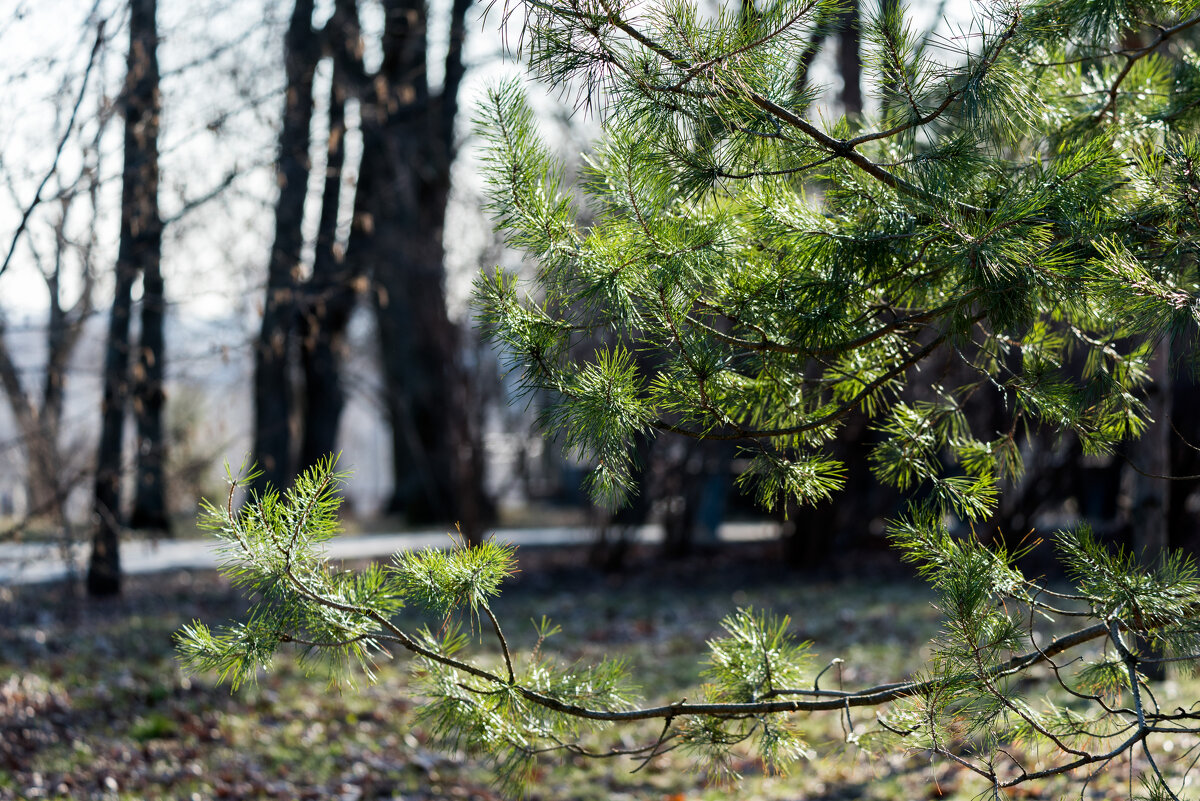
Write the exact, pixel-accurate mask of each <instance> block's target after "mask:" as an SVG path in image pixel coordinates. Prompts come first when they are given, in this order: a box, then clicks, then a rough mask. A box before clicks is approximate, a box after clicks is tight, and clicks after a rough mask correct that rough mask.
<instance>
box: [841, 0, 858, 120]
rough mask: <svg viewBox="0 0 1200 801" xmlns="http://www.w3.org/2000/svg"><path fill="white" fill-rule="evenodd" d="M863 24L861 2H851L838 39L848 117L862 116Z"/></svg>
mask: <svg viewBox="0 0 1200 801" xmlns="http://www.w3.org/2000/svg"><path fill="white" fill-rule="evenodd" d="M861 24H862V12H861V11H860V9H859V0H850V6H849V8H848V10H847V11H846V16H845V17H844V18H843V19H842V27H841V34H840V36H839V37H838V38H839V43H838V59H837V61H838V72H839V73H841V76H842V110H843V111H845V113H846V114H847V115H851V116H853V115H858V114H862V110H863V94H862V55H861V54H860V52H859V50H860V48H861V43H860V37H859V28H860V27H861Z"/></svg>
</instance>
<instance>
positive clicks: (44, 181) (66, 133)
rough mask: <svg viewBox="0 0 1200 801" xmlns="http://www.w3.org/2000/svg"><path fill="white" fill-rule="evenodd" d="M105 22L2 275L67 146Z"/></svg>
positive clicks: (98, 27)
mask: <svg viewBox="0 0 1200 801" xmlns="http://www.w3.org/2000/svg"><path fill="white" fill-rule="evenodd" d="M105 22H106V20H100V22H99V23H98V24H97V25H96V42H95V43H94V44H93V45H92V52H91V55H89V56H88V63H87V68H86V69H85V70H84V71H83V80H82V81H81V82H80V85H79V94H78V95H77V96H76V97H75V105H74V106H73V107H72V108H71V116H70V117H69V118H68V119H67V127H66V130H64V131H63V135H62V138H60V139H59V140H58V147H56V148H55V149H54V160H53V161H52V162H50V169H49V170H47V171H46V174H45V175H44V176H43V177H42V181H41V183H39V184H38V188H37V191H36V192H34V193H33V200H32V201H31V202H30V203H29V205H28V206H26V207H25V211H24V212H23V213H22V214H21V222H20V224H19V225H18V226H17V230H16V232H15V233H14V234H13V237H12V241H11V242H10V243H9V245H8V254H7V255H6V256H5V257H4V262H3V263H2V264H0V275H4V272H5V271H6V270H7V269H8V265H9V264H10V263H11V262H12V257H13V254H14V253H15V252H16V250H17V244H18V243H19V242H20V241H21V234H23V233H25V229H26V228H27V227H28V225H29V218H30V216H32V215H33V211H34V209H36V208H37V207H38V205H39V204H41V202H42V192H43V191H44V190H45V189H46V184H48V183H49V182H50V179H51V178H53V177H54V174H55V173H57V172H58V160H59V159H60V158H62V154H63V149H64V148H65V147H66V146H67V139H69V138H70V136H71V131H73V130H74V128H75V118H76V117H77V116H78V115H79V107H80V106H82V105H83V98H84V95H85V94H86V93H87V85H88V78H89V77H90V76H91V74H92V67H94V66H95V64H96V56H97V54H99V52H100V47H101V45H103V44H104V23H105Z"/></svg>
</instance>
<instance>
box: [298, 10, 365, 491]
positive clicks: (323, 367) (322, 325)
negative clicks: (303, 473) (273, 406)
mask: <svg viewBox="0 0 1200 801" xmlns="http://www.w3.org/2000/svg"><path fill="white" fill-rule="evenodd" d="M331 24H332V23H331ZM341 73H342V70H341V69H340V68H339V66H338V65H337V63H336V62H335V64H334V68H333V80H332V87H331V89H330V97H329V141H328V146H327V147H328V150H327V153H328V155H327V162H326V171H325V186H324V191H323V194H322V197H321V219H320V223H319V225H318V228H317V247H316V257H315V259H314V261H313V271H312V278H311V279H309V281H308V283H307V284H306V285H305V287H304V306H303V309H302V312H301V316H300V335H301V336H300V344H301V348H300V354H301V360H302V363H303V369H304V416H303V423H302V426H301V441H300V468H301V469H302V470H303V469H306V468H308V467H311V466H312V465H314V464H316V463H317V461H318V460H320V459H323V458H325V457H326V456H328V455H329V454H331V453H334V452H335V451H336V450H337V435H338V424H339V422H340V421H341V417H342V408H343V406H344V405H345V393H344V391H343V389H342V380H341V371H340V370H339V369H338V362H339V359H340V358H341V357H342V356H343V354H344V349H345V335H346V326H347V324H348V323H349V321H350V314H351V313H352V312H353V311H354V303H355V299H356V297H357V291H356V280H357V278H358V271H357V270H355V265H357V264H359V262H358V260H355V259H349V260H347V259H343V258H341V257H340V256H339V254H338V252H337V249H336V244H337V243H336V241H335V240H336V233H337V216H338V205H339V200H340V197H341V182H342V167H343V165H344V163H345V160H346V148H345V135H346V121H345V106H346V91H345V87H344V86H343V85H342V80H341V78H342V75H341Z"/></svg>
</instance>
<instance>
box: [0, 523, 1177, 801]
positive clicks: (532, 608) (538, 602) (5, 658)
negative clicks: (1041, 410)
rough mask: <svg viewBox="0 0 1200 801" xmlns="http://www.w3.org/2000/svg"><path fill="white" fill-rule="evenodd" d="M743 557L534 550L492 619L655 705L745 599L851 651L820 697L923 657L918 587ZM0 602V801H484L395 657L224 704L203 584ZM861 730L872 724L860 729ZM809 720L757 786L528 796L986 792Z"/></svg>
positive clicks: (932, 622) (768, 557) (642, 786)
mask: <svg viewBox="0 0 1200 801" xmlns="http://www.w3.org/2000/svg"><path fill="white" fill-rule="evenodd" d="M751 553H752V556H751V557H749V558H742V559H735V560H727V559H726V560H720V559H711V558H710V559H698V560H693V561H691V562H685V563H682V564H679V565H674V566H671V567H670V568H669V569H667V568H664V567H662V566H660V565H655V564H654V563H653V562H644V563H642V564H640V565H639V566H637V567H635V568H634V569H632V570H630V571H629V572H628V573H626V574H623V575H621V576H607V575H604V574H600V573H596V572H593V571H589V570H586V569H582V568H579V567H577V565H578V564H579V563H580V562H581V561H582V560H583V558H584V557H583V554H582V553H581V552H578V551H570V550H565V549H564V550H560V551H553V552H540V553H539V552H533V551H531V552H530V553H528V554H524V555H523V558H522V568H523V572H522V573H521V574H519V575H518V576H517V578H516V580H515V581H513V582H512V583H511V585H510V586H509V587H508V588H507V590H506V591H505V593H504V594H503V595H502V596H501V598H500V599H499V601H498V602H497V604H496V607H495V608H496V611H497V614H498V615H500V617H501V619H502V620H503V621H504V622H505V626H506V630H507V631H508V633H509V635H510V638H511V640H512V641H513V645H514V648H515V649H521V648H529V647H531V646H532V645H533V644H534V641H535V633H534V627H533V625H532V621H533V620H536V619H539V618H540V617H541V616H542V615H543V614H547V615H550V616H551V617H552V618H553V619H554V620H555V621H556V622H558V623H560V624H561V625H562V627H563V629H564V634H562V635H560V636H558V637H556V638H554V640H553V641H551V643H550V644H549V646H548V647H551V648H553V649H554V650H555V652H556V653H557V655H558V657H559V658H560V659H561V660H563V661H565V662H574V661H588V660H594V659H597V658H599V657H600V656H610V657H611V656H619V657H624V658H625V659H627V660H628V661H629V662H630V663H631V664H632V666H633V672H634V674H635V675H636V676H637V677H638V679H639V681H640V683H641V689H642V693H643V695H644V696H645V697H646V698H648V699H651V700H677V699H678V698H680V697H698V696H697V695H696V686H697V685H698V684H699V683H700V681H701V675H700V671H701V670H702V669H703V665H702V663H701V661H700V660H701V659H702V655H703V653H704V643H705V641H706V640H708V639H709V638H711V637H713V636H716V635H717V634H719V621H720V619H721V618H722V617H723V616H724V615H726V614H728V613H729V612H730V611H732V610H733V609H734V608H736V607H738V606H754V607H756V608H761V609H766V610H773V611H776V612H778V613H786V614H790V615H791V617H792V621H793V623H792V625H793V629H794V631H795V633H796V635H797V636H798V637H799V638H800V639H806V640H811V641H812V642H813V643H814V650H815V651H816V652H817V653H818V654H820V655H821V657H823V658H825V659H828V658H832V657H835V656H836V657H841V658H842V659H844V660H845V663H844V665H843V667H842V669H841V673H840V676H839V675H836V674H835V673H834V672H831V673H830V674H828V678H827V681H829V682H830V684H829V685H827V686H835V684H836V682H837V681H839V680H840V681H841V682H843V683H844V684H845V685H846V686H847V687H857V686H865V685H869V684H874V683H877V682H881V681H886V680H893V679H896V678H899V677H902V676H904V675H905V674H906V673H907V672H909V671H910V670H912V669H914V668H917V667H919V666H920V665H921V664H922V662H923V660H924V657H925V652H924V651H923V644H924V643H927V642H928V640H929V639H930V637H931V636H932V635H933V634H934V633H935V632H936V631H937V629H938V626H939V617H938V614H937V612H936V610H935V609H934V608H933V606H932V600H933V596H932V594H931V592H930V591H929V590H928V589H927V588H926V587H924V586H923V585H921V584H919V583H916V582H914V581H910V580H904V579H899V578H896V577H895V575H894V574H893V575H891V577H890V578H888V580H880V579H879V578H875V579H853V580H841V581H829V580H819V579H813V578H812V577H801V576H797V575H796V574H794V573H790V572H788V571H786V570H784V569H782V568H780V567H779V566H778V562H779V560H778V559H775V558H773V557H774V555H773V553H772V550H771V546H759V547H758V548H757V549H752V550H751ZM6 607H7V608H6V609H4V610H0V612H2V613H3V615H4V617H3V619H4V620H6V621H7V622H6V623H4V624H3V625H0V649H2V650H0V680H2V681H3V684H0V799H16V798H54V797H68V798H80V799H88V798H97V799H98V798H104V799H142V798H145V799H194V798H199V799H209V798H228V799H250V798H254V799H258V798H263V799H269V798H281V799H282V798H288V799H291V798H298V799H303V798H313V799H318V798H319V799H326V798H338V799H369V798H385V799H394V798H401V797H402V798H404V799H433V798H463V799H472V798H474V799H491V798H495V797H496V795H495V793H494V791H493V789H492V787H491V784H490V775H489V770H488V766H487V763H486V761H485V760H480V759H476V758H468V757H467V756H465V755H463V754H459V753H452V752H446V751H442V750H439V749H438V748H436V747H435V746H434V745H433V744H431V742H430V741H429V739H428V737H427V736H426V734H425V733H424V732H423V731H422V730H421V728H420V727H419V726H417V725H415V723H414V718H415V713H416V712H417V710H418V708H419V704H420V699H417V698H413V697H412V696H411V693H410V690H409V686H410V678H409V675H408V672H407V669H408V660H407V659H404V658H399V659H397V660H396V661H394V662H390V663H388V664H385V665H383V666H382V668H381V670H380V673H379V681H378V683H377V684H375V685H372V686H367V687H360V688H359V689H358V690H352V689H342V690H338V689H337V688H330V687H328V686H327V685H326V683H325V682H324V681H322V680H321V679H320V678H311V677H306V676H305V675H304V671H303V670H302V668H301V666H300V665H298V664H297V662H296V661H295V660H294V659H292V658H290V657H285V658H282V659H280V660H279V661H278V663H277V665H276V667H275V669H274V670H273V671H272V672H271V673H269V674H265V675H263V676H261V677H260V679H259V681H258V682H257V684H255V685H252V686H250V687H247V688H245V689H243V690H241V691H239V692H238V693H237V694H236V695H231V694H230V692H229V690H228V688H226V687H222V686H217V685H215V684H214V678H213V677H212V676H186V675H184V674H182V673H181V672H180V670H179V668H178V666H177V664H176V662H175V657H174V653H173V648H172V636H173V634H174V632H175V631H176V630H177V629H178V628H179V627H180V626H181V625H182V624H184V623H185V622H188V621H190V620H192V619H195V618H200V619H202V620H205V621H207V622H209V623H219V622H222V621H224V620H226V619H228V618H231V617H236V616H237V615H239V614H240V613H241V612H242V611H244V609H245V602H244V601H243V600H242V599H240V598H238V597H237V595H236V594H235V593H234V592H233V591H232V590H231V589H230V588H229V586H228V584H227V583H226V582H224V580H223V579H221V578H220V577H219V576H216V575H215V574H211V573H197V574H190V573H177V574H171V575H163V576H154V577H141V578H132V579H130V580H129V581H128V590H127V592H126V595H125V597H123V598H121V599H119V600H117V601H112V602H105V603H95V602H89V601H84V600H74V599H71V598H69V597H63V595H62V593H61V591H58V590H48V589H46V588H27V589H23V590H21V591H20V592H19V593H17V594H15V595H13V596H12V597H11V598H10V599H9V600H8V601H7V602H6ZM524 621H530V622H529V623H528V624H526V623H524ZM6 676H7V677H8V678H7V680H4V677H6ZM1164 692H1166V693H1167V694H1174V695H1175V696H1178V697H1179V698H1181V699H1188V698H1190V699H1191V700H1194V699H1195V697H1196V696H1197V685H1196V684H1195V683H1178V682H1175V683H1168V686H1167V687H1166V688H1165V690H1164ZM1191 700H1188V701H1187V703H1191ZM1164 705H1165V704H1164ZM870 719H871V715H870V713H869V712H867V713H863V714H862V715H856V716H854V723H855V725H856V726H861V725H863V724H864V723H865V722H869V721H870ZM801 725H802V726H803V727H804V729H805V731H806V733H807V735H808V737H809V740H810V742H811V743H812V744H813V746H814V748H815V750H816V752H817V756H816V757H815V758H814V759H812V760H810V761H808V762H806V763H804V764H802V766H801V767H800V769H798V770H797V771H795V772H794V774H793V775H791V776H787V777H776V776H766V775H763V773H762V771H761V768H760V767H759V766H758V765H757V764H756V763H755V762H754V761H752V760H749V759H747V760H744V761H742V762H740V763H738V764H737V765H736V766H735V767H737V768H738V769H739V770H740V772H741V773H742V774H743V776H744V778H743V779H742V781H741V782H739V784H738V786H737V787H728V786H714V785H711V784H709V783H708V782H707V781H706V779H705V778H704V777H703V776H702V775H701V774H700V773H699V772H698V771H697V770H696V769H695V767H694V765H693V764H692V763H691V762H690V761H689V759H688V758H687V757H685V756H683V755H681V754H680V753H679V752H672V753H669V754H666V755H663V756H661V757H659V758H657V759H655V760H654V761H652V762H651V763H649V764H648V765H646V766H645V767H643V768H642V769H640V770H638V771H636V772H633V769H634V768H635V767H637V764H636V763H634V762H630V761H620V760H586V759H581V758H577V757H568V758H564V759H547V760H545V761H544V763H543V764H542V765H541V767H540V769H539V774H538V777H537V781H536V783H535V784H534V786H533V788H532V790H531V798H534V799H578V800H579V801H589V800H590V799H595V801H600V800H601V799H618V800H620V799H655V801H680V800H681V799H711V800H712V801H718V800H719V799H733V798H737V799H826V800H827V801H833V800H834V799H845V800H847V801H848V800H849V799H867V800H869V801H898V800H899V799H923V798H972V797H975V796H977V795H978V793H979V792H980V791H981V790H983V789H985V788H982V787H980V786H979V785H978V783H975V782H973V781H971V780H970V779H969V778H968V777H966V776H964V775H963V772H962V771H961V770H958V769H956V768H955V767H953V766H949V765H946V764H945V763H941V762H931V761H930V759H929V758H928V755H926V754H923V753H914V754H894V755H891V756H889V757H888V758H886V759H868V758H866V757H865V756H863V755H862V754H861V753H860V752H858V751H857V750H855V749H853V748H850V747H847V746H846V745H845V741H846V731H845V729H844V725H845V719H844V717H843V716H841V715H839V714H827V715H818V716H814V717H812V718H808V719H804V720H802V721H801ZM656 734H657V727H655V726H653V725H647V726H644V727H641V728H637V727H634V728H631V729H621V730H612V731H610V732H609V735H608V736H610V737H611V739H607V740H601V739H596V740H595V742H594V744H595V745H597V746H601V747H603V746H606V745H611V744H613V743H614V742H616V743H621V744H624V745H627V746H628V745H633V744H635V743H640V742H646V741H652V740H653V738H654V737H655V735H656ZM1176 746H1177V747H1178V748H1180V749H1184V748H1186V747H1189V746H1190V744H1188V743H1183V742H1180V743H1177V744H1176ZM1135 767H1136V766H1135ZM1127 778H1128V775H1127V772H1126V771H1125V770H1122V769H1120V768H1119V766H1115V767H1114V769H1113V770H1112V771H1111V773H1110V774H1108V775H1107V776H1105V777H1103V778H1100V779H1097V780H1096V781H1094V782H1093V783H1092V784H1091V785H1089V786H1088V789H1087V792H1088V793H1089V795H1087V796H1085V797H1088V798H1113V799H1116V798H1127V797H1128V796H1129V786H1128V784H1127V783H1126V781H1127ZM1073 790H1075V788H1073V787H1071V786H1068V784H1067V783H1066V782H1057V783H1051V784H1048V785H1045V786H1040V787H1033V788H1028V790H1027V788H1022V792H1023V793H1025V794H1024V795H1023V796H1014V797H1025V798H1046V799H1051V798H1054V799H1057V798H1060V797H1070V796H1071V795H1072V791H1073ZM1073 794H1074V795H1075V797H1078V791H1077V790H1075V791H1074V793H1073Z"/></svg>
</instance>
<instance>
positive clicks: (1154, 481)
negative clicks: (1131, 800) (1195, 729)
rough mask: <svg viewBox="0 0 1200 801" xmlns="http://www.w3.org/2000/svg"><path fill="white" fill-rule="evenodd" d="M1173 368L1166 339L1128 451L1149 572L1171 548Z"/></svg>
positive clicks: (1133, 516) (1133, 507)
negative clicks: (1142, 427)
mask: <svg viewBox="0 0 1200 801" xmlns="http://www.w3.org/2000/svg"><path fill="white" fill-rule="evenodd" d="M1170 363H1171V356H1170V340H1169V339H1164V340H1163V341H1162V342H1160V343H1159V345H1158V347H1157V348H1156V349H1155V351H1154V355H1153V356H1152V357H1151V359H1150V365H1149V370H1148V371H1147V372H1148V373H1149V377H1150V381H1151V383H1150V384H1149V385H1148V386H1147V389H1146V406H1147V408H1148V411H1149V412H1150V417H1151V418H1152V419H1153V422H1152V423H1151V424H1150V425H1149V426H1148V427H1147V429H1146V432H1145V433H1144V434H1143V435H1142V436H1141V437H1140V438H1139V439H1137V440H1135V441H1134V442H1133V443H1132V444H1131V446H1130V451H1131V453H1130V460H1131V461H1132V463H1133V464H1134V465H1136V466H1137V470H1132V475H1131V481H1132V491H1131V493H1130V496H1131V497H1130V508H1129V522H1130V526H1131V531H1132V539H1133V552H1134V553H1135V554H1136V555H1137V556H1138V558H1139V559H1140V560H1141V562H1142V564H1143V565H1144V566H1145V567H1146V568H1148V569H1153V568H1155V567H1158V565H1159V564H1161V562H1162V560H1163V557H1164V556H1166V554H1167V549H1168V547H1169V546H1170V544H1171V542H1170V532H1169V530H1168V528H1167V521H1168V507H1169V500H1170V490H1171V482H1170V481H1169V480H1167V479H1166V478H1163V476H1167V475H1170V472H1171V425H1170V419H1171V364H1170ZM1138 647H1139V650H1141V652H1142V653H1143V654H1144V655H1146V656H1150V657H1161V656H1162V654H1161V653H1159V652H1158V651H1156V650H1155V649H1154V648H1153V647H1152V645H1151V643H1149V642H1142V641H1139V643H1138ZM1138 667H1139V670H1141V671H1142V672H1143V673H1145V674H1146V675H1147V676H1148V677H1150V678H1153V679H1164V678H1166V671H1165V670H1164V669H1163V665H1162V663H1161V662H1144V663H1142V664H1141V665H1139V666H1138Z"/></svg>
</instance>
